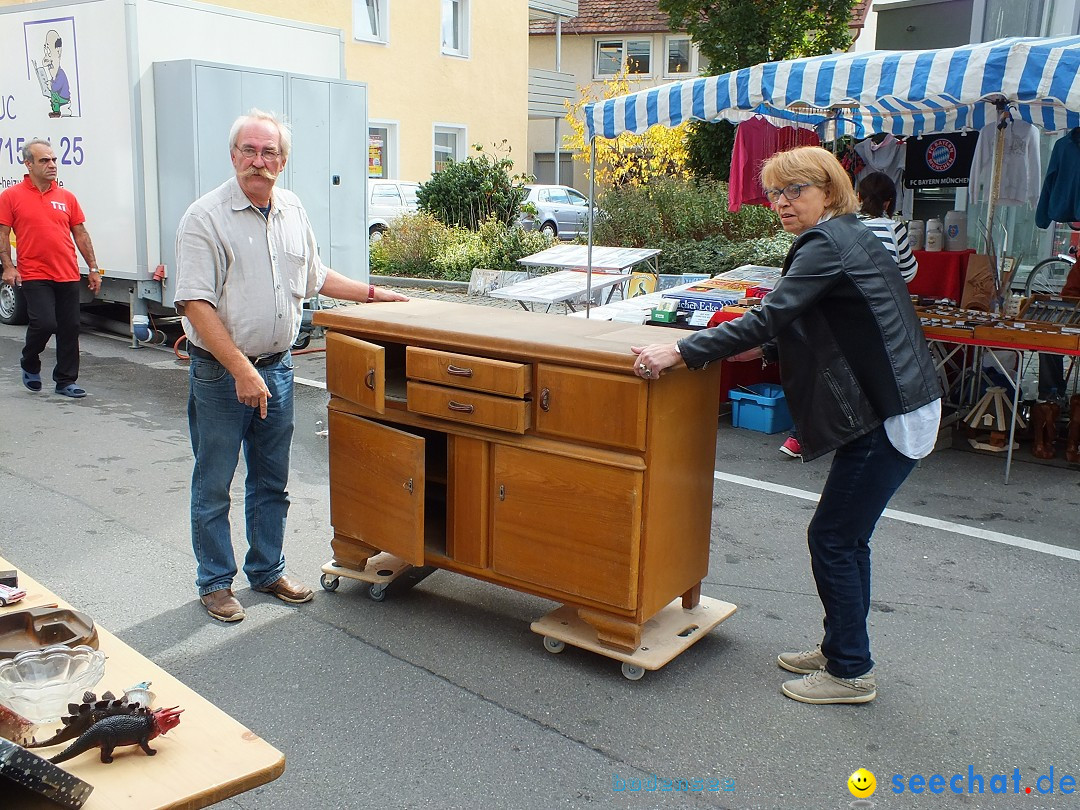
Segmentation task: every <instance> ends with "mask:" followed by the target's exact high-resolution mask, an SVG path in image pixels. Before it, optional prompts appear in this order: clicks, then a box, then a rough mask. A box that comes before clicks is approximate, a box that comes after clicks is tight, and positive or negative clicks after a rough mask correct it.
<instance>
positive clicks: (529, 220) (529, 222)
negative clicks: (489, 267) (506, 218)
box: [518, 184, 589, 239]
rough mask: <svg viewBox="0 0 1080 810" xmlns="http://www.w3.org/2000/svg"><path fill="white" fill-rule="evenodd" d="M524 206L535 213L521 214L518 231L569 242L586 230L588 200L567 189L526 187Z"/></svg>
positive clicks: (567, 187) (540, 186)
mask: <svg viewBox="0 0 1080 810" xmlns="http://www.w3.org/2000/svg"><path fill="white" fill-rule="evenodd" d="M525 188H527V189H528V190H529V193H528V196H526V197H525V201H524V203H523V204H524V205H528V204H529V203H531V204H532V205H533V206H535V208H536V213H523V214H522V215H521V217H520V218H519V220H518V221H519V222H520V223H521V227H523V228H524V229H525V230H527V231H536V230H539V231H543V232H544V233H546V234H548V235H549V236H557V237H558V238H559V239H573V238H574V237H576V236H580V235H581V234H583V233H585V232H586V231H587V230H588V227H589V198H588V197H586V196H585V195H584V194H582V193H581V192H580V191H578V190H577V189H573V188H570V186H554V185H540V184H535V185H528V186H526V187H525Z"/></svg>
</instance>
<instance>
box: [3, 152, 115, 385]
mask: <svg viewBox="0 0 1080 810" xmlns="http://www.w3.org/2000/svg"><path fill="white" fill-rule="evenodd" d="M22 159H23V163H24V164H25V165H26V170H27V172H28V174H26V175H25V176H24V177H23V181H22V183H20V184H19V185H17V186H12V187H10V188H8V189H6V190H5V191H4V193H3V194H0V265H2V266H3V270H4V276H3V278H4V281H5V282H7V283H8V284H11V285H12V286H16V287H21V288H22V293H23V297H24V298H25V299H26V312H27V315H28V316H29V319H30V325H29V326H28V327H27V328H26V345H25V346H23V351H22V363H21V366H22V381H23V385H25V386H26V388H27V389H28V390H30V391H32V392H35V393H36V392H38V391H40V390H41V352H42V351H43V350H44V349H45V344H46V343H48V342H49V337H50V336H52V335H56V367H55V368H54V369H53V381H54V382H55V383H56V393H58V394H62V395H64V396H66V397H74V398H76V399H77V398H79V397H85V396H86V391H84V390H83V389H82V388H81V387H79V385H77V384H76V380H78V379H79V282H80V281H81V276H80V274H79V265H78V263H77V261H76V259H75V248H76V247H78V248H79V253H81V254H82V257H83V259H84V260H85V261H86V265H87V267H89V268H90V274H89V280H88V285H89V287H90V292H92V293H94V294H95V295H96V294H97V291H98V290H99V289H101V275H100V274H99V273H98V269H97V260H96V259H95V258H94V246H93V244H91V242H90V234H89V233H87V231H86V226H85V225H84V224H83V223H84V222H85V221H86V217H85V216H83V212H82V208H80V207H79V201H78V200H76V199H75V195H74V194H72V193H71V192H70V191H67V190H66V189H63V188H60V186H58V185H57V183H56V155H55V154H54V153H53V150H52V147H51V146H50V145H49V142H48V141H45V140H42V139H40V138H35V139H34V140H32V141H30V142H29V143H28V144H26V146H24V147H23V149H22ZM12 229H14V230H15V236H16V238H17V239H18V250H19V266H18V268H16V267H15V264H14V263H13V262H12V260H11V231H12ZM72 240H74V243H73V242H72Z"/></svg>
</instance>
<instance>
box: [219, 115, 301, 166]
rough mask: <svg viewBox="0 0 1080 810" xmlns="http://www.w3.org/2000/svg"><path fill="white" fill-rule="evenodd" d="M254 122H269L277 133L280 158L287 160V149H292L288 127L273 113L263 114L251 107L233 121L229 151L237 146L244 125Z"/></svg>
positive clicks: (290, 131) (290, 133) (290, 132)
mask: <svg viewBox="0 0 1080 810" xmlns="http://www.w3.org/2000/svg"><path fill="white" fill-rule="evenodd" d="M254 121H269V122H270V123H271V124H273V125H274V126H275V127H277V131H278V144H279V145H280V146H281V156H282V157H283V158H286V159H288V157H289V149H291V148H292V130H290V129H289V125H288V124H286V123H285V122H284V121H281V120H280V119H279V118H278V117H277V116H276V115H274V114H273V113H268V112H263V111H262V110H259V109H256V108H255V107H252V108H251V110H250V111H249V112H248V114H247V115H241V116H240V117H239V118H237V119H236V120H235V121H233V125H232V129H230V130H229V149H230V150H231V149H233V148H235V147H237V146H239V144H238V143H237V142H236V141H237V138H239V137H240V130H241V129H243V127H244V126H245V125H246V124H250V123H252V122H254Z"/></svg>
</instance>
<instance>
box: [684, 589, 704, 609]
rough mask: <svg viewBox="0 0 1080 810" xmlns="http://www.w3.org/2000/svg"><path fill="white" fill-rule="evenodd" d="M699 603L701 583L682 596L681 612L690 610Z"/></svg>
mask: <svg viewBox="0 0 1080 810" xmlns="http://www.w3.org/2000/svg"><path fill="white" fill-rule="evenodd" d="M700 601H701V583H700V582H699V583H698V584H697V585H695V586H694V587H693V588H691V589H690V590H688V591H687V592H686V593H684V594H683V595H682V606H683V610H692V609H693V608H696V607H697V606H698V603H699V602H700Z"/></svg>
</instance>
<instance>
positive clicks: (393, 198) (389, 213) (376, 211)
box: [367, 179, 420, 239]
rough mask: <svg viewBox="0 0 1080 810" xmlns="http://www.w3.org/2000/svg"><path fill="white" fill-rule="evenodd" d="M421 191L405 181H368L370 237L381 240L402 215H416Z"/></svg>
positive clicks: (415, 185) (416, 184) (418, 185)
mask: <svg viewBox="0 0 1080 810" xmlns="http://www.w3.org/2000/svg"><path fill="white" fill-rule="evenodd" d="M419 189H420V184H419V183H408V182H405V181H404V180H379V179H370V180H368V209H367V214H368V236H369V237H370V238H371V239H379V238H381V237H382V235H383V233H385V232H386V231H388V230H390V225H391V224H392V223H393V221H394V220H395V219H397V218H398V217H400V216H401V215H402V214H415V213H416V209H417V204H416V192H417V191H419Z"/></svg>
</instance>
